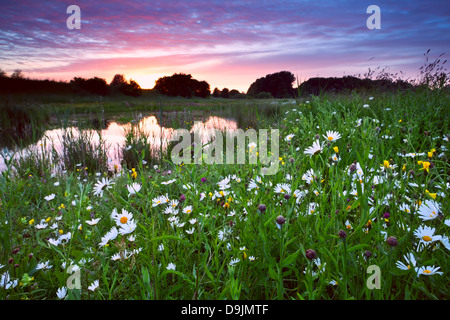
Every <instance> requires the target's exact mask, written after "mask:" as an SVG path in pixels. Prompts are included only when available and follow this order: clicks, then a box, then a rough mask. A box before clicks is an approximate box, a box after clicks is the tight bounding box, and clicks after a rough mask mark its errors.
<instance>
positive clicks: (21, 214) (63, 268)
mask: <svg viewBox="0 0 450 320" xmlns="http://www.w3.org/2000/svg"><path fill="white" fill-rule="evenodd" d="M201 101H203V100H201ZM274 101H275V103H274V104H272V103H269V102H268V101H267V102H264V104H256V103H255V102H251V101H250V105H246V103H247V102H246V101H245V100H244V101H232V100H229V101H221V102H220V105H219V103H218V102H217V101H216V102H214V100H211V101H209V102H208V103H207V104H206V105H203V104H201V102H199V104H201V105H197V106H195V107H193V106H192V105H190V104H191V103H192V100H181V101H178V102H177V103H179V105H180V106H182V108H184V109H185V110H186V109H189V108H194V109H195V108H197V110H200V111H201V112H207V111H208V110H211V109H212V108H222V109H223V110H225V111H226V112H229V114H231V115H237V114H238V113H237V112H236V110H241V111H242V112H241V113H239V117H241V120H240V121H238V123H239V124H240V127H242V128H243V129H244V130H245V129H248V128H255V129H278V130H279V133H280V142H279V146H280V147H279V154H280V157H279V161H280V167H279V170H278V172H277V173H276V174H275V175H265V176H264V175H261V173H260V172H261V171H260V168H261V164H260V163H257V164H249V163H248V162H246V164H234V165H230V164H222V165H220V164H205V163H204V164H201V165H199V164H181V165H174V164H173V163H172V162H171V161H170V157H169V156H168V154H167V153H166V154H165V155H164V156H162V157H160V158H154V157H149V152H148V150H149V147H150V146H149V145H148V142H146V141H145V139H142V137H141V136H140V135H139V134H138V133H135V132H134V131H132V132H130V136H129V137H128V138H129V139H130V140H129V143H128V145H129V146H130V148H128V149H127V150H126V152H127V153H126V154H125V153H124V156H127V157H128V158H127V159H128V161H127V165H125V166H122V167H120V168H119V167H116V168H114V169H110V168H108V167H107V166H106V162H105V161H106V160H105V159H106V158H107V157H106V156H105V152H106V151H105V149H104V148H103V147H101V146H100V147H99V146H94V147H93V146H91V145H90V144H89V143H88V142H89V137H87V138H86V139H87V143H86V142H84V143H81V142H80V139H78V140H77V139H75V140H74V139H73V138H72V140H71V138H70V137H68V140H67V141H69V142H70V143H69V144H68V146H67V148H68V149H70V148H72V149H70V150H71V153H69V154H71V156H70V157H71V158H70V159H68V160H67V161H66V162H65V164H66V166H65V169H66V170H64V171H57V172H54V170H52V164H51V163H52V162H51V159H50V158H51V155H49V154H42V155H40V156H37V155H30V156H29V158H27V159H20V160H17V159H14V158H12V157H11V158H9V160H7V161H6V165H7V168H6V170H4V171H2V172H1V176H0V277H1V278H0V299H5V300H6V299H8V300H19V299H25V300H27V299H29V300H41V299H51V300H53V299H83V300H88V299H90V300H103V299H105V300H108V299H110V300H128V299H137V300H141V299H150V300H222V299H228V300H347V299H355V300H366V299H369V300H379V299H383V300H384V299H386V300H437V299H448V297H449V291H448V290H449V289H448V284H449V282H450V281H449V276H448V274H449V263H448V262H449V250H450V243H449V238H448V235H449V228H450V217H449V201H448V188H449V186H450V166H449V161H448V159H449V156H450V154H449V151H448V148H449V138H450V130H449V111H450V110H449V109H450V96H449V95H448V93H447V92H445V91H443V90H428V89H427V90H425V89H423V90H417V91H405V92H399V93H385V94H383V93H377V94H373V95H371V94H367V93H350V94H345V95H327V94H323V95H319V96H311V97H308V98H302V99H298V100H297V101H295V103H294V104H291V103H285V102H286V101H277V100H274ZM79 102H80V101H79ZM271 102H272V101H271ZM102 103H103V104H104V105H108V104H107V103H106V102H105V101H102ZM108 103H109V106H110V108H106V109H105V110H106V112H108V110H109V111H110V112H114V111H115V110H120V109H121V108H122V110H123V102H119V101H117V102H114V101H110V102H108ZM215 103H216V105H215ZM138 104H139V103H137V102H135V105H138ZM227 104H229V105H230V107H229V109H227ZM233 104H234V107H233V106H232V105H233ZM87 105H88V104H87ZM152 105H153V107H150V106H149V105H142V106H141V107H136V108H134V109H133V112H130V116H129V117H130V119H133V118H135V117H136V115H137V114H138V113H139V112H143V111H145V110H149V109H151V108H153V110H156V111H158V110H160V111H161V112H162V107H161V105H162V104H161V103H160V102H158V101H156V102H154V103H153V104H152ZM79 106H80V108H82V110H83V112H84V113H89V108H88V106H86V105H85V106H84V107H82V103H79ZM97 106H98V105H97ZM274 106H276V107H274ZM83 108H84V109H83ZM173 108H175V107H173ZM61 110H62V109H61ZM95 110H98V108H97V109H95ZM165 110H166V109H165ZM172 110H173V109H172ZM227 110H228V111H227ZM93 112H94V111H93ZM247 118H248V119H251V120H252V121H251V122H246V119H247ZM128 120H129V119H123V121H128ZM243 123H245V125H243ZM173 125H174V126H176V127H187V128H190V126H191V125H192V121H189V119H184V121H180V122H179V123H177V124H176V123H173ZM256 150H257V149H256ZM250 152H255V150H253V148H251V147H249V148H248V150H247V153H250ZM79 155H83V157H81V158H76V159H75V157H76V156H79ZM224 163H225V161H224ZM71 266H72V267H71ZM72 280H73V282H72ZM78 281H79V282H78Z"/></svg>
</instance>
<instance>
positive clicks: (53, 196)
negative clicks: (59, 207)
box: [44, 193, 55, 201]
mask: <svg viewBox="0 0 450 320" xmlns="http://www.w3.org/2000/svg"><path fill="white" fill-rule="evenodd" d="M44 199H45V200H47V201H50V200H53V199H55V194H54V193H52V194H50V195H48V196H46V197H44Z"/></svg>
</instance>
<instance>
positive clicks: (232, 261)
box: [229, 258, 241, 267]
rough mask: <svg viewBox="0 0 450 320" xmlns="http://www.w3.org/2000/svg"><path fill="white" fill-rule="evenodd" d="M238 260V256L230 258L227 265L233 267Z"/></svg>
mask: <svg viewBox="0 0 450 320" xmlns="http://www.w3.org/2000/svg"><path fill="white" fill-rule="evenodd" d="M239 261H241V260H240V259H239V258H236V259H231V261H230V263H229V265H230V266H232V267H234V266H235V265H236V264H238V262H239Z"/></svg>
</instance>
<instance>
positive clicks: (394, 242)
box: [386, 236, 398, 247]
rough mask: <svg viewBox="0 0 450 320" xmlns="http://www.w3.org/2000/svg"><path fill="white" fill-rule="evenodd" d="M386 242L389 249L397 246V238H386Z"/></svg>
mask: <svg viewBox="0 0 450 320" xmlns="http://www.w3.org/2000/svg"><path fill="white" fill-rule="evenodd" d="M386 242H387V243H388V245H390V246H391V247H396V246H397V244H398V243H397V238H396V237H393V236H391V237H389V238H387V240H386Z"/></svg>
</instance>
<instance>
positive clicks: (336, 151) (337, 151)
mask: <svg viewBox="0 0 450 320" xmlns="http://www.w3.org/2000/svg"><path fill="white" fill-rule="evenodd" d="M333 150H334V152H335V153H336V154H338V153H339V148H338V146H336V147H333Z"/></svg>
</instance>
